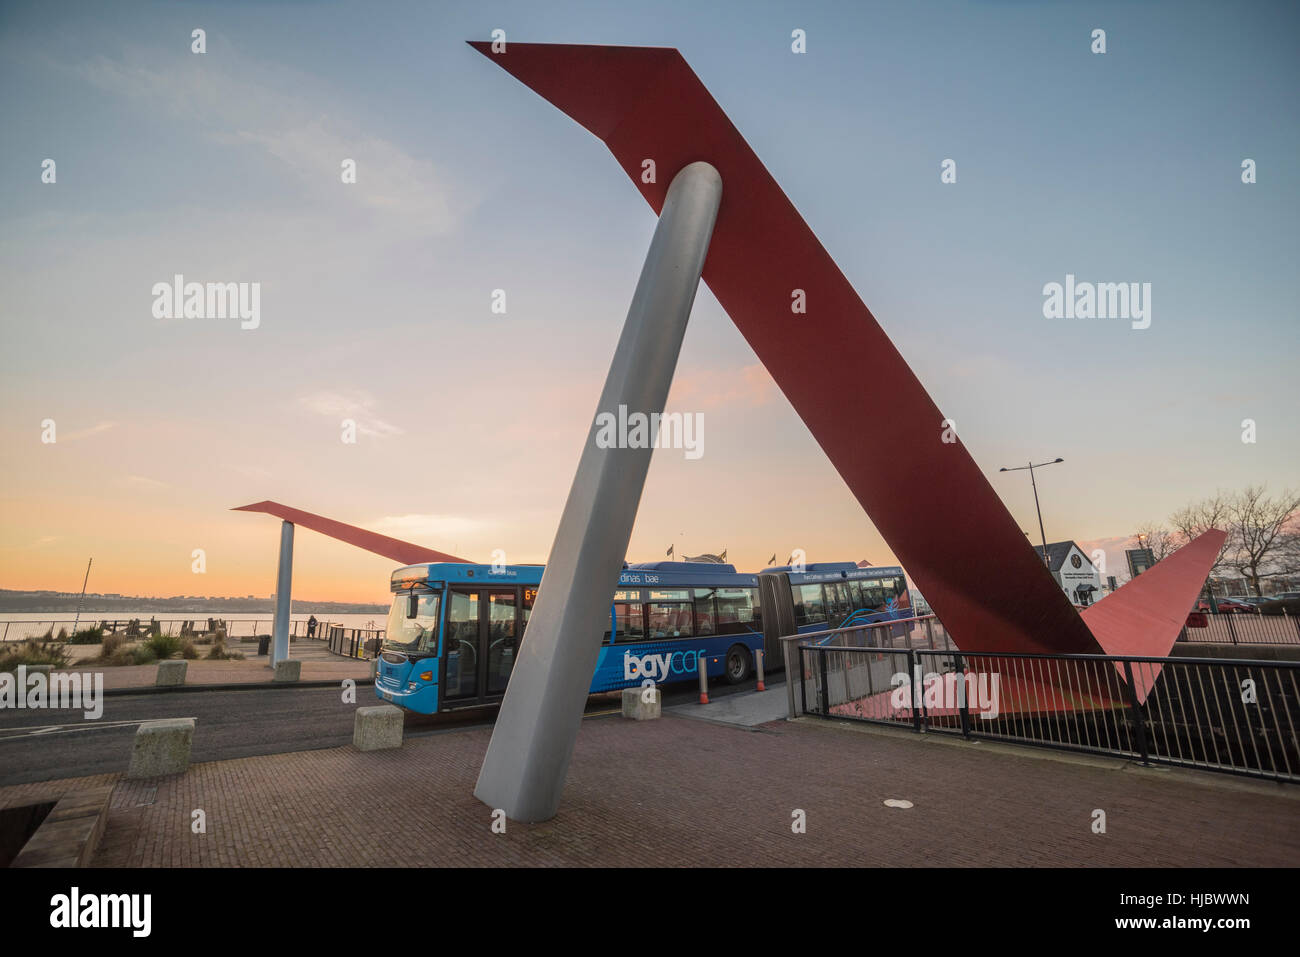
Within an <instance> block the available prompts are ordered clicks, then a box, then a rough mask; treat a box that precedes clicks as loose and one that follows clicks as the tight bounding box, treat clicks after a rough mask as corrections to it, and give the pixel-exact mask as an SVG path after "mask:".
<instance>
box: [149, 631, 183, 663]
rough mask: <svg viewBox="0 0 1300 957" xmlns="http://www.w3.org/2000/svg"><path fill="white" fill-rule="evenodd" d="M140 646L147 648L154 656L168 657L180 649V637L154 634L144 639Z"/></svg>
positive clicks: (159, 657)
mask: <svg viewBox="0 0 1300 957" xmlns="http://www.w3.org/2000/svg"><path fill="white" fill-rule="evenodd" d="M141 647H144V648H148V649H149V650H150V651H151V652H152V653H153V656H154V657H155V658H158V659H164V658H170V657H171V656H172V655H174V654H176V653H177V652H178V651H180V650H181V639H180V638H178V637H177V636H176V635H160V634H156V635H153V636H152V637H150V638H148V639H146V640H145V642H144V644H143V645H142V646H141Z"/></svg>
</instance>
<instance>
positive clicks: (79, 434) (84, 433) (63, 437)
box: [55, 422, 117, 442]
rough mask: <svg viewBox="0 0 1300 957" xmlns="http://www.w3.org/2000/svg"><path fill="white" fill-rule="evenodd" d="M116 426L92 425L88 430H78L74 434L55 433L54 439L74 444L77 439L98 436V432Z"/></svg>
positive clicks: (106, 423) (102, 423) (105, 424)
mask: <svg viewBox="0 0 1300 957" xmlns="http://www.w3.org/2000/svg"><path fill="white" fill-rule="evenodd" d="M116 425H117V423H116V422H100V423H99V424H98V425H92V426H91V427H90V428H88V429H78V430H77V431H75V432H56V433H55V437H56V438H57V439H58V441H60V442H75V441H76V440H77V439H85V438H89V437H90V436H92V435H98V434H99V433H100V432H107V431H108V430H109V429H111V428H114V427H115V426H116Z"/></svg>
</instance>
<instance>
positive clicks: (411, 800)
mask: <svg viewBox="0 0 1300 957" xmlns="http://www.w3.org/2000/svg"><path fill="white" fill-rule="evenodd" d="M489 733H490V732H489V731H488V730H487V729H474V730H466V731H458V732H455V733H446V734H435V735H430V736H426V737H419V738H408V740H407V742H406V743H405V745H404V746H403V747H402V748H401V749H398V750H393V751H378V752H370V753H364V754H363V753H361V752H358V751H356V750H354V749H353V748H352V747H351V746H347V747H342V748H333V749H329V750H322V751H309V752H300V753H296V754H283V755H271V756H265V757H255V758H241V759H237V760H231V761H219V762H212V763H208V764H198V765H193V766H192V767H191V768H190V770H189V772H188V773H186V774H184V775H180V776H174V777H170V778H161V779H155V780H149V781H136V782H127V781H124V780H122V779H121V776H120V775H101V776H98V777H94V778H79V779H73V780H65V781H57V782H45V783H41V784H24V785H16V786H14V787H9V788H2V789H0V807H7V806H15V805H19V804H26V803H30V802H32V801H34V800H43V799H47V798H49V797H51V796H55V795H58V794H61V793H63V792H64V791H66V790H69V789H72V788H75V787H81V786H86V785H90V784H97V783H116V784H117V787H116V790H115V792H114V796H113V810H112V812H111V815H110V818H109V822H108V827H107V830H106V833H105V835H104V839H103V842H102V844H101V845H100V851H99V853H98V855H97V857H96V859H95V864H96V865H97V866H108V867H114V866H259V865H288V866H329V865H378V864H392V863H399V864H408V865H433V866H474V865H498V866H501V865H520V864H522V865H593V864H596V865H610V864H615V865H618V864H628V865H671V866H701V865H704V866H708V865H715V866H717V865H721V866H764V865H769V866H809V865H813V866H816V865H847V866H871V867H878V866H900V865H928V866H945V865H954V866H974V865H992V866H1010V867H1016V866H1042V865H1055V866H1063V865H1064V866H1100V865H1116V866H1187V865H1205V866H1234V867H1235V866H1246V867H1249V866H1261V865H1282V866H1296V865H1297V864H1300V801H1298V800H1297V795H1298V794H1300V790H1298V789H1295V788H1283V787H1281V786H1279V785H1265V784H1259V783H1253V782H1252V783H1248V784H1238V783H1236V782H1235V781H1234V780H1233V779H1228V778H1221V777H1213V778H1211V777H1210V776H1208V775H1204V774H1197V773H1191V772H1182V771H1152V770H1136V769H1123V768H1122V767H1121V765H1120V764H1119V763H1118V762H1115V761H1102V760H1088V759H1084V760H1080V761H1075V760H1069V761H1065V760H1059V759H1053V758H1043V757H1039V756H1037V754H1033V755H1026V754H1024V753H1023V752H1011V751H1010V750H1008V749H1005V748H999V747H997V746H988V745H985V744H974V745H971V744H960V743H943V742H937V741H933V740H926V739H923V738H921V737H919V736H914V735H910V734H902V733H897V732H889V731H865V730H863V729H861V727H860V726H858V727H849V726H846V725H843V724H840V723H830V722H824V721H821V720H819V719H812V718H805V719H801V720H800V721H797V722H785V721H779V722H772V723H769V724H765V725H761V726H758V727H757V728H754V729H744V728H738V727H732V726H726V725H722V724H716V723H711V722H706V721H691V720H684V719H682V718H680V717H677V716H673V715H668V716H665V717H664V718H662V719H660V720H658V721H644V722H632V721H626V720H623V719H621V718H617V717H603V718H596V719H591V720H587V721H585V722H584V723H583V726H582V731H581V734H580V735H579V739H578V747H577V751H576V753H575V755H574V759H573V763H572V765H571V767H570V771H569V778H568V785H567V788H566V790H565V795H564V803H563V805H562V807H561V810H560V813H559V815H558V816H557V817H555V818H554V819H553V820H551V821H548V822H546V823H543V824H533V825H525V824H518V823H514V822H510V823H509V825H508V828H507V833H505V834H493V833H492V831H491V828H490V825H491V816H490V812H489V809H488V808H486V807H485V806H483V805H482V804H480V803H479V802H478V801H476V800H475V799H474V797H473V796H472V791H473V787H474V782H475V780H476V778H477V775H478V770H479V767H480V765H481V762H482V759H483V753H484V750H485V749H486V747H487V742H488V736H489ZM889 798H901V799H905V800H908V801H911V802H913V804H914V807H912V808H910V809H897V808H890V807H886V806H885V805H884V803H883V802H884V801H885V800H886V799H889ZM1098 808H1100V809H1102V810H1104V811H1105V812H1106V815H1107V831H1106V833H1105V834H1094V833H1093V831H1092V828H1091V825H1092V821H1093V812H1094V809H1098ZM195 809H202V810H203V811H204V812H205V814H206V819H207V833H206V834H193V833H191V830H190V822H191V820H192V812H193V811H194V810H195ZM796 809H799V810H802V811H804V812H805V813H806V817H807V833H804V834H796V833H793V832H792V830H791V821H792V812H794V811H795V810H796ZM398 835H400V837H398Z"/></svg>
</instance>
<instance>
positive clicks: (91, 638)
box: [68, 625, 104, 645]
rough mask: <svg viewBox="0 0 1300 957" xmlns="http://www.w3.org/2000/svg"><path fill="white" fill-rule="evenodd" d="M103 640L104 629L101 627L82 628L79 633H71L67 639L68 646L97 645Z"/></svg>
mask: <svg viewBox="0 0 1300 957" xmlns="http://www.w3.org/2000/svg"><path fill="white" fill-rule="evenodd" d="M103 640H104V629H103V626H101V625H93V626H92V627H90V628H83V629H81V630H80V631H76V632H73V633H72V637H71V638H69V639H68V644H70V645H97V644H99V643H100V642H101V641H103Z"/></svg>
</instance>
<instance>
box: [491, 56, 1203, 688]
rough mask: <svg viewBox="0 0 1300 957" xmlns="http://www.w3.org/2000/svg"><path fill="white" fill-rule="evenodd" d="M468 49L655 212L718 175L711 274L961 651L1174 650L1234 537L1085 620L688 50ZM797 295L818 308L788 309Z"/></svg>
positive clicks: (1198, 546)
mask: <svg viewBox="0 0 1300 957" xmlns="http://www.w3.org/2000/svg"><path fill="white" fill-rule="evenodd" d="M470 45H471V46H473V47H474V48H475V49H477V50H478V51H479V52H480V53H482V54H483V55H484V56H486V57H488V58H489V59H490V60H492V61H493V62H495V63H496V64H497V65H498V66H500V67H501V68H502V69H504V70H506V71H508V72H509V73H511V74H512V75H513V76H515V77H516V78H517V79H519V80H520V81H522V82H523V83H524V84H525V85H527V86H528V87H530V88H531V89H533V90H534V91H536V92H537V93H539V94H540V95H541V96H543V97H545V98H546V99H547V100H549V101H550V102H551V103H553V104H554V105H555V106H557V107H559V108H560V109H561V110H562V111H563V112H565V113H567V114H568V115H569V116H570V117H572V118H573V119H574V120H577V121H578V122H579V123H581V124H582V125H583V126H585V127H586V128H587V129H588V130H590V131H591V132H592V133H594V134H595V135H596V136H597V137H598V138H600V139H601V140H602V141H603V142H604V143H605V145H606V146H607V147H608V148H609V150H610V152H612V153H613V154H614V158H615V159H616V160H617V161H618V164H619V165H620V166H621V167H622V168H623V171H624V172H625V173H627V175H628V176H629V177H630V178H631V180H632V182H633V184H634V185H635V186H636V187H637V189H639V190H640V191H641V195H642V196H643V197H644V198H645V200H646V202H648V203H649V204H650V207H651V208H652V209H653V210H654V211H655V212H656V213H658V212H659V211H660V209H661V208H662V206H663V201H664V196H665V193H666V190H667V186H668V184H669V183H670V182H671V180H672V177H673V174H674V173H675V172H676V171H677V170H679V169H681V168H682V167H683V166H685V165H687V164H688V163H692V162H695V161H696V160H704V161H706V162H708V163H711V164H712V165H713V166H714V167H715V168H716V169H717V170H718V172H719V173H720V174H721V175H722V182H723V184H724V189H723V198H722V206H721V209H720V211H719V213H718V219H717V224H716V226H715V227H714V231H713V239H712V241H711V244H710V246H709V255H708V259H707V261H706V262H705V266H704V281H705V282H706V283H708V285H709V288H710V289H711V290H712V291H713V294H714V295H715V296H716V297H717V299H718V301H719V302H720V303H721V304H722V307H723V308H724V309H725V310H726V311H727V314H728V315H729V316H730V317H731V320H732V321H733V322H734V323H735V324H736V327H737V328H738V329H739V330H740V332H741V334H742V335H743V336H744V337H745V339H746V341H747V342H748V343H749V344H750V346H751V347H752V348H753V350H754V352H755V353H756V354H757V355H758V357H759V359H760V361H762V363H763V365H764V366H765V367H766V368H767V370H768V372H769V373H771V375H772V378H773V379H774V380H775V381H776V383H777V385H778V386H779V387H780V389H781V391H782V392H783V393H785V396H786V398H787V399H789V400H790V404H791V405H792V406H794V409H795V411H796V412H797V413H798V414H799V416H800V418H802V419H803V421H804V424H805V425H807V427H808V430H809V431H810V432H811V433H812V434H813V436H814V437H815V438H816V439H817V441H818V443H819V444H820V445H821V447H822V448H823V449H824V450H825V452H826V454H827V456H828V457H829V458H830V460H831V462H832V463H833V464H834V466H835V468H836V470H837V471H838V472H839V473H840V476H841V477H842V478H843V479H844V481H845V483H846V484H847V485H848V486H849V489H850V490H851V491H852V492H853V494H854V496H855V497H856V498H857V500H858V502H859V503H860V504H861V505H862V507H863V508H864V509H865V510H866V512H867V514H868V515H869V516H870V518H871V520H872V522H874V523H875V526H876V528H877V529H879V531H880V533H881V535H882V536H884V539H885V541H886V542H888V543H889V546H890V548H891V549H893V552H894V554H895V555H896V556H897V557H898V559H899V561H900V562H901V563H902V564H903V566H904V567H906V568H907V570H908V573H909V575H910V576H911V577H912V580H913V581H915V582H916V584H917V586H918V587H919V588H920V590H921V591H922V592H923V593H924V594H925V596H926V599H927V600H928V601H929V603H930V605H931V606H932V607H933V608H934V610H935V612H936V613H937V614H938V615H939V617H940V618H941V619H942V620H943V622H944V624H945V626H947V628H948V630H949V632H950V633H951V634H952V635H953V636H954V638H955V640H957V642H958V644H959V645H960V647H961V649H962V650H963V651H970V652H979V651H985V652H995V651H996V652H1031V653H1051V652H1058V653H1081V654H1096V653H1103V652H1105V653H1119V652H1120V651H1127V652H1128V653H1131V654H1135V653H1141V654H1151V655H1164V654H1166V653H1167V652H1168V650H1169V648H1170V647H1171V646H1172V644H1173V642H1174V640H1175V638H1176V637H1177V633H1178V627H1179V626H1181V621H1182V619H1183V618H1185V617H1186V613H1187V610H1188V609H1189V608H1190V607H1191V605H1192V603H1193V601H1194V600H1195V597H1196V594H1197V592H1198V590H1199V588H1200V586H1201V583H1202V582H1203V581H1204V580H1205V576H1206V574H1208V572H1209V568H1210V563H1212V561H1213V554H1217V551H1218V545H1219V542H1221V541H1222V539H1221V537H1219V538H1218V539H1217V541H1216V540H1215V537H1216V536H1222V534H1223V533H1221V532H1211V533H1207V535H1206V536H1202V539H1198V540H1197V542H1196V543H1194V545H1193V546H1190V547H1189V549H1188V550H1186V551H1188V554H1187V555H1185V556H1184V555H1183V554H1182V553H1181V552H1180V553H1179V555H1178V556H1176V557H1177V558H1178V559H1179V560H1178V561H1177V562H1174V563H1173V564H1170V565H1169V567H1168V569H1167V573H1166V574H1164V575H1162V576H1161V579H1160V580H1159V581H1158V582H1157V583H1156V585H1158V587H1155V586H1153V587H1146V586H1148V584H1149V583H1148V582H1146V581H1142V580H1139V581H1135V582H1133V583H1131V584H1129V585H1127V586H1125V588H1124V589H1123V592H1124V593H1127V596H1126V598H1125V599H1124V600H1123V601H1121V602H1118V603H1116V602H1115V598H1116V597H1117V596H1118V595H1119V594H1120V592H1117V593H1116V595H1114V596H1110V597H1108V598H1106V599H1104V600H1103V601H1102V602H1100V603H1099V604H1098V605H1097V606H1096V608H1095V609H1091V610H1090V611H1089V613H1088V614H1086V615H1085V617H1080V615H1079V613H1078V612H1077V611H1076V610H1075V608H1074V607H1073V606H1072V605H1071V604H1070V602H1069V600H1068V599H1067V598H1066V596H1065V594H1064V593H1063V591H1062V590H1061V588H1060V587H1059V586H1058V585H1057V584H1056V582H1055V581H1054V580H1053V579H1052V577H1051V575H1050V574H1049V573H1048V572H1047V570H1046V568H1045V567H1044V566H1043V561H1042V559H1041V558H1040V557H1039V555H1038V553H1037V552H1035V551H1034V549H1033V548H1032V547H1031V546H1030V545H1029V543H1028V542H1027V541H1026V539H1025V536H1024V535H1023V533H1022V532H1021V531H1020V526H1019V525H1018V524H1016V522H1015V520H1014V519H1012V517H1011V514H1010V513H1009V512H1008V511H1007V509H1006V507H1005V506H1004V505H1003V504H1002V502H1001V500H1000V499H999V498H998V497H997V495H996V494H995V492H994V491H993V488H992V486H990V485H989V483H988V480H987V479H985V477H984V475H983V473H982V472H981V471H980V469H979V466H977V465H976V464H975V462H974V460H973V459H972V458H971V456H970V455H969V454H968V453H967V451H966V449H965V447H964V446H963V445H962V443H961V441H960V439H956V440H955V441H944V440H943V439H944V434H943V433H944V426H943V422H944V418H945V417H944V415H943V413H941V412H940V411H939V409H938V407H937V406H936V405H935V404H934V402H933V400H931V398H930V396H929V395H928V394H927V393H926V391H925V389H924V387H923V386H922V385H921V383H920V381H919V380H918V379H917V378H916V375H915V374H914V373H913V372H912V370H911V369H910V368H909V367H908V365H907V363H906V362H905V361H904V360H903V357H902V356H901V355H899V353H898V350H897V349H895V348H894V345H893V343H891V342H890V341H889V338H888V336H886V335H885V333H884V331H883V330H882V329H881V328H880V326H879V324H878V323H877V322H876V320H875V318H874V317H873V316H872V315H871V311H870V310H869V309H867V307H866V305H864V304H863V302H862V299H861V298H860V297H859V296H858V294H857V293H856V292H855V291H854V289H853V287H852V286H851V285H850V284H849V281H848V280H847V279H846V278H845V277H844V274H843V273H842V272H840V270H839V267H838V266H836V265H835V262H834V260H832V259H831V257H830V255H829V254H828V253H827V252H826V250H825V249H824V248H823V247H822V244H821V243H820V242H819V241H818V239H817V237H816V235H814V233H813V231H812V230H811V229H810V228H809V227H808V224H807V223H805V222H804V220H803V217H801V216H800V215H799V212H798V211H797V210H796V209H795V208H794V205H793V204H792V203H791V202H790V200H789V199H788V198H787V197H786V195H785V193H784V192H782V190H781V187H780V186H778V185H777V183H776V181H775V180H774V179H773V178H772V176H771V174H770V173H768V171H767V170H766V169H765V168H764V166H763V164H762V163H761V162H760V161H759V159H758V157H757V156H756V155H755V154H754V151H753V150H752V149H750V147H749V145H748V144H747V143H746V142H745V139H744V137H742V136H741V135H740V133H739V132H738V131H737V130H736V128H735V126H733V125H732V123H731V121H730V120H729V119H727V116H726V114H725V113H723V112H722V109H721V108H720V107H719V106H718V104H717V103H716V102H715V101H714V99H713V97H712V96H711V95H710V94H709V91H708V90H707V89H705V87H704V85H703V84H702V83H701V82H700V80H699V78H698V77H696V75H695V74H694V72H693V71H692V70H691V68H690V67H689V66H688V65H687V64H686V61H685V60H684V59H683V58H682V56H681V54H680V53H678V52H677V51H676V50H674V49H667V48H649V47H609V46H575V45H567V44H535V43H513V42H512V43H509V44H507V46H506V49H505V51H504V52H501V53H494V52H492V45H491V44H489V43H482V42H472V43H471V44H470ZM647 160H652V161H653V163H654V169H655V171H656V176H655V177H654V182H646V181H645V179H646V178H648V177H646V176H644V175H643V173H644V172H645V171H646V169H647V168H648V167H647V165H646V161H647ZM800 293H802V296H803V299H804V301H805V302H806V307H807V311H806V314H796V313H795V312H793V311H792V308H791V305H792V302H793V301H794V298H795V297H797V296H799V295H800ZM868 421H869V422H870V423H871V429H870V431H871V440H870V441H867V440H866V439H865V437H864V432H865V430H864V427H863V423H864V422H868ZM948 437H949V438H950V439H951V438H953V437H952V435H951V433H950V434H949V436H948ZM1211 553H1213V554H1211ZM1207 556H1208V561H1207ZM1171 561H1172V560H1171V559H1166V562H1164V563H1161V564H1167V563H1170V562H1171ZM1152 571H1154V569H1153V570H1152ZM1150 574H1151V573H1150V572H1148V573H1147V575H1150ZM1146 577H1147V576H1146V575H1144V576H1143V578H1144V579H1145V578H1146ZM1108 603H1110V604H1108ZM1117 606H1118V614H1115V615H1112V614H1111V611H1110V609H1111V608H1116V607H1117ZM1139 607H1142V608H1146V609H1147V611H1148V612H1149V613H1147V612H1144V613H1142V614H1138V613H1137V610H1138V609H1139ZM1103 608H1104V609H1105V610H1104V611H1103V610H1102V609H1103ZM1157 609H1158V610H1157ZM1175 622H1177V624H1175ZM1090 625H1092V626H1093V627H1092V628H1091V629H1090V627H1089V626H1090ZM1170 629H1172V630H1170ZM1144 690H1145V689H1144Z"/></svg>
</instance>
